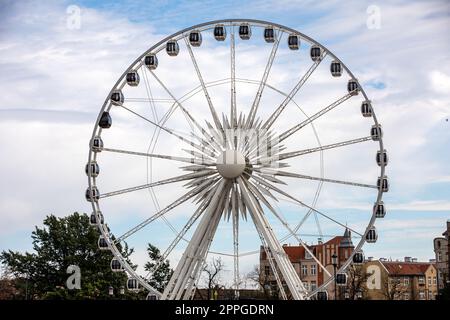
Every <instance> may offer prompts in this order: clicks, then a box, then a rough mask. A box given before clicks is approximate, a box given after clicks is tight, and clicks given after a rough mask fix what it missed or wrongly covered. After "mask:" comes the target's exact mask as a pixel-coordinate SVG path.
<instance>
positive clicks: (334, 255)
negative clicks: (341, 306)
mask: <svg viewBox="0 0 450 320" xmlns="http://www.w3.org/2000/svg"><path fill="white" fill-rule="evenodd" d="M337 258H338V257H337V255H336V253H333V255H332V256H331V264H332V265H333V269H334V300H337V293H336V292H337V285H336V268H337V265H338V261H337Z"/></svg>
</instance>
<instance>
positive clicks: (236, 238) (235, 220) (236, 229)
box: [231, 184, 240, 295]
mask: <svg viewBox="0 0 450 320" xmlns="http://www.w3.org/2000/svg"><path fill="white" fill-rule="evenodd" d="M237 210H238V204H237V192H236V185H235V184H233V192H232V193H231V215H232V223H233V253H234V255H233V262H234V273H233V276H234V277H233V278H234V290H235V295H237V294H238V293H239V286H240V275H239V213H238V211H237Z"/></svg>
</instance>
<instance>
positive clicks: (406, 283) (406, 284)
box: [403, 277, 409, 286]
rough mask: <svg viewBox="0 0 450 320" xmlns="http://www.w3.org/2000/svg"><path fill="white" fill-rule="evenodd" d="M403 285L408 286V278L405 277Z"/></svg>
mask: <svg viewBox="0 0 450 320" xmlns="http://www.w3.org/2000/svg"><path fill="white" fill-rule="evenodd" d="M403 284H404V285H405V286H409V278H408V277H405V278H404V279H403Z"/></svg>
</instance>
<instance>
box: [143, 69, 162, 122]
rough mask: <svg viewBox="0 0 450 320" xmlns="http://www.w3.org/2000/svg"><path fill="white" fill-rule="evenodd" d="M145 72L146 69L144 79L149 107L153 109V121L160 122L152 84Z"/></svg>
mask: <svg viewBox="0 0 450 320" xmlns="http://www.w3.org/2000/svg"><path fill="white" fill-rule="evenodd" d="M145 70H146V69H144V72H143V78H144V83H145V90H146V93H147V98H148V102H149V106H150V109H151V111H152V114H153V120H154V121H156V122H159V119H158V112H157V110H156V106H155V103H154V101H153V94H152V90H151V88H150V82H149V81H148V77H147V72H146V71H145Z"/></svg>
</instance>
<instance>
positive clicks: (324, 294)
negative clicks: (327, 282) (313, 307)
mask: <svg viewBox="0 0 450 320" xmlns="http://www.w3.org/2000/svg"><path fill="white" fill-rule="evenodd" d="M317 300H328V292H327V291H319V292H317Z"/></svg>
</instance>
